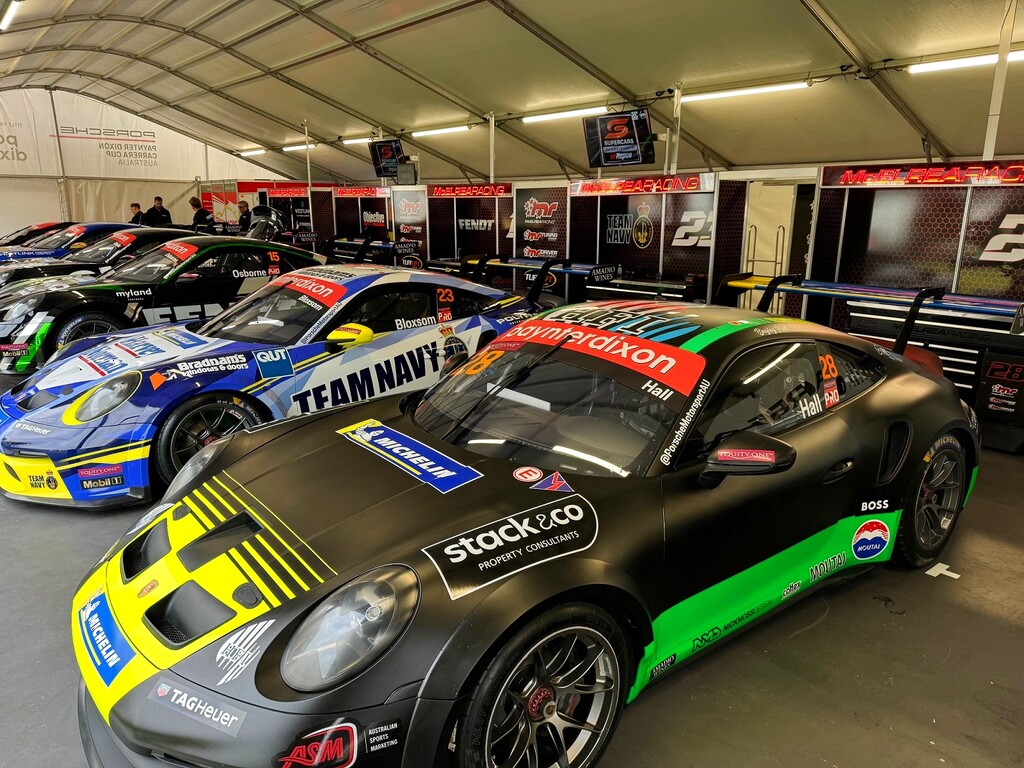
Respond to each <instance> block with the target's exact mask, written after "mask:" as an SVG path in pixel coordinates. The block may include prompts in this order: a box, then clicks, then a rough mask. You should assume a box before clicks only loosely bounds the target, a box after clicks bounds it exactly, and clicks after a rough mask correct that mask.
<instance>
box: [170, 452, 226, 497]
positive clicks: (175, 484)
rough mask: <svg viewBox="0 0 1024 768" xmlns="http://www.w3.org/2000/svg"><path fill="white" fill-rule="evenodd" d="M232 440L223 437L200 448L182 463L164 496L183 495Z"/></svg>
mask: <svg viewBox="0 0 1024 768" xmlns="http://www.w3.org/2000/svg"><path fill="white" fill-rule="evenodd" d="M230 442H231V437H230V436H228V437H222V438H221V439H220V440H214V441H213V442H212V443H210V444H209V445H208V446H206V447H205V448H203V449H202V450H200V451H199V452H198V453H197V454H196V455H195V456H193V457H192V458H191V459H189V460H188V461H186V462H185V463H184V465H182V467H181V469H179V470H178V474H176V475H175V476H174V480H173V481H171V484H170V486H168V488H167V491H166V492H165V493H164V498H165V499H176V498H178V497H179V496H180V495H181V492H182V491H184V490H185V488H187V487H188V486H189V485H190V484H191V483H192V481H193V480H195V479H196V478H197V477H199V475H201V474H202V472H203V470H204V469H206V468H207V467H208V466H210V463H211V462H212V461H213V460H214V459H216V458H217V457H218V456H219V455H220V454H221V453H222V452H223V451H224V449H225V448H227V447H228V443H230Z"/></svg>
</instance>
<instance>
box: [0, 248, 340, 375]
mask: <svg viewBox="0 0 1024 768" xmlns="http://www.w3.org/2000/svg"><path fill="white" fill-rule="evenodd" d="M322 261H323V259H322V257H320V258H318V257H317V256H316V255H315V254H312V253H310V252H309V251H303V250H301V249H298V248H292V247H291V246H286V245H278V244H271V243H267V242H262V241H259V240H253V239H250V238H246V237H210V236H201V237H186V238H183V239H179V240H171V241H169V242H165V243H164V244H163V245H160V246H158V247H156V248H154V249H152V250H150V251H149V252H147V253H146V254H145V255H141V256H139V257H138V258H137V259H134V260H132V261H130V262H128V263H126V264H122V265H121V266H119V267H117V268H115V269H113V270H111V271H110V272H107V273H106V274H105V275H103V276H102V277H101V278H100V279H96V278H94V277H92V276H90V275H85V276H80V275H79V276H76V275H65V276H63V277H52V278H45V279H42V280H40V281H31V280H30V281H28V282H26V283H20V284H13V285H9V286H6V287H3V288H0V372H3V373H28V372H29V371H33V370H35V369H36V368H37V367H38V366H39V365H41V364H42V363H43V361H45V360H46V359H47V358H49V357H50V355H52V354H53V353H54V352H55V351H56V350H57V349H59V348H60V347H63V346H65V345H67V344H70V343H71V342H73V341H76V340H78V339H81V338H85V337H88V336H95V335H96V334H100V333H108V332H110V331H117V330H121V329H124V328H130V327H132V326H135V327H142V326H147V325H157V324H159V323H169V322H179V321H184V320H194V319H201V318H207V317H212V316H213V315H216V314H218V313H219V312H221V311H222V310H223V309H224V308H225V307H227V306H229V305H231V304H233V303H234V302H236V301H237V300H238V299H239V298H241V297H242V296H247V295H248V294H250V293H252V292H253V291H255V290H256V289H257V288H259V287H260V286H261V285H265V284H266V283H267V282H268V281H269V280H270V279H272V278H273V277H276V276H278V275H282V274H284V273H286V272H291V271H292V270H295V269H301V268H303V267H310V266H315V265H316V264H318V263H321V262H322Z"/></svg>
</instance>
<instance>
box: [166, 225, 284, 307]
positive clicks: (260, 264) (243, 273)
mask: <svg viewBox="0 0 1024 768" xmlns="http://www.w3.org/2000/svg"><path fill="white" fill-rule="evenodd" d="M264 258H265V253H264V252H263V251H262V250H261V249H257V248H252V247H248V246H245V245H241V244H237V243H230V244H227V245H224V246H219V247H213V248H210V249H208V250H207V251H206V252H205V253H204V254H203V256H202V257H201V258H199V259H192V260H190V261H189V262H187V263H186V264H185V265H183V266H182V267H179V268H177V269H176V270H175V271H174V272H172V273H171V275H170V276H169V277H168V278H167V279H166V280H164V281H163V282H162V283H161V284H160V285H159V286H157V287H156V289H155V291H154V293H153V303H152V305H151V308H150V309H149V310H146V315H147V319H149V316H150V315H152V316H153V317H155V318H158V319H156V320H151V321H150V322H151V323H152V322H171V321H174V322H181V321H185V320H199V319H203V318H207V317H213V316H214V315H216V314H219V313H220V312H221V311H222V310H224V309H226V308H227V307H229V306H231V305H232V304H234V303H235V302H236V301H238V300H239V299H241V298H242V297H244V296H248V295H249V294H250V293H252V292H253V291H255V290H256V289H257V288H259V287H260V286H262V285H265V284H266V283H267V282H268V281H269V280H270V275H269V273H268V271H267V266H266V263H265V261H264Z"/></svg>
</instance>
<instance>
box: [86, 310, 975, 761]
mask: <svg viewBox="0 0 1024 768" xmlns="http://www.w3.org/2000/svg"><path fill="white" fill-rule="evenodd" d="M417 399H418V398H417V396H416V395H413V396H410V397H405V398H402V397H389V398H384V399H381V400H377V401H375V402H370V403H365V404H360V405H357V406H353V407H351V408H343V409H336V410H331V411H326V412H324V413H321V414H313V415H310V416H307V417H304V418H301V419H291V420H288V421H285V422H282V423H280V424H277V425H271V426H268V427H267V428H265V429H261V430H258V431H255V432H245V433H238V434H235V435H232V436H230V437H229V438H228V439H226V440H222V441H218V442H217V443H214V444H212V445H210V446H208V447H207V448H206V449H205V450H204V451H203V452H202V453H200V454H199V455H197V456H196V457H195V458H193V459H192V461H191V462H190V463H189V464H188V465H187V466H186V467H185V468H183V470H182V472H181V473H180V474H179V476H178V478H177V479H176V480H175V482H174V484H173V485H172V486H171V487H170V488H169V489H168V492H167V495H166V496H165V497H164V499H163V502H162V503H160V504H159V505H157V506H155V507H153V508H152V509H151V510H150V511H149V512H148V513H147V514H146V515H144V516H143V517H142V518H141V519H140V520H139V521H138V522H137V523H136V524H135V525H134V526H132V528H131V529H130V530H129V531H128V532H127V533H126V534H125V535H124V537H122V539H121V540H120V541H118V542H117V543H116V544H115V545H114V546H113V547H112V548H111V549H110V551H109V552H108V554H107V556H105V557H104V558H103V559H102V560H101V562H100V563H99V564H97V566H96V567H95V568H94V569H93V570H92V571H91V572H90V573H89V575H88V576H87V577H86V578H85V580H84V581H83V583H82V585H81V587H80V588H79V590H78V591H77V594H76V595H75V597H74V600H73V603H72V610H71V617H70V618H71V625H72V626H71V631H72V636H73V643H74V648H75V655H76V658H77V661H78V665H79V668H80V670H81V672H82V677H83V686H82V688H81V689H80V691H81V692H80V697H79V720H80V725H81V731H82V736H83V741H84V744H85V750H86V755H87V757H88V760H89V764H90V765H91V766H92V767H93V768H100V767H101V766H102V768H161V766H165V765H167V764H168V763H169V764H172V765H181V766H185V765H188V766H222V767H232V768H297V766H316V767H317V768H340V767H342V766H366V768H373V766H378V767H382V766H390V767H392V768H394V767H396V766H406V767H407V768H424V767H427V766H446V765H452V766H455V768H484V767H485V768H493V767H494V766H502V768H553V767H554V766H559V767H560V768H589V767H590V766H593V765H594V764H595V763H596V762H597V761H598V759H599V758H600V756H601V753H602V752H603V750H604V748H605V746H606V745H607V744H608V740H609V738H610V737H611V735H612V733H613V731H614V730H615V726H616V724H617V722H618V719H619V712H620V710H621V709H622V707H623V705H624V704H625V703H626V702H627V701H632V700H633V699H635V698H636V697H637V696H638V695H639V694H640V693H641V692H642V691H643V690H644V689H645V688H646V687H647V686H648V685H650V684H651V682H653V681H655V680H657V679H659V678H661V677H662V676H663V675H664V674H666V673H667V672H669V671H670V670H671V669H673V668H676V667H679V666H681V665H682V664H683V663H684V662H686V661H688V660H690V659H693V658H695V657H697V656H699V655H700V654H701V653H703V652H704V651H705V650H707V649H708V648H711V647H713V646H714V645H715V644H716V643H718V642H719V641H721V640H722V639H724V638H726V637H729V636H731V635H734V634H735V633H736V632H737V631H739V630H741V629H743V628H745V627H748V626H750V625H752V624H754V623H756V622H757V621H759V620H761V619H763V618H765V617H767V616H768V615H770V614H771V613H772V612H773V611H775V610H777V609H779V608H781V607H784V606H787V605H789V604H791V603H792V602H794V601H796V600H797V599H799V598H800V597H802V596H805V595H807V594H811V593H813V592H814V591H815V590H816V589H817V588H819V587H820V586H822V585H823V584H825V583H827V582H829V581H830V580H832V579H834V578H836V577H847V576H849V575H851V574H852V573H854V572H856V571H857V570H863V569H864V568H866V567H871V566H874V565H877V564H879V563H883V562H885V561H887V560H889V559H890V558H892V557H893V556H899V557H900V558H901V559H903V560H904V561H906V562H908V563H910V564H912V565H916V566H920V565H924V564H927V563H930V562H932V561H934V559H935V558H936V557H937V556H938V554H939V552H940V551H941V550H942V548H943V546H944V545H945V544H946V542H947V541H948V540H949V537H950V535H951V534H952V532H953V530H954V528H955V526H956V523H957V520H958V518H959V516H960V512H961V510H962V509H963V508H964V505H965V503H966V502H967V499H968V497H969V495H970V491H971V487H972V486H973V482H974V477H975V476H976V468H977V462H978V454H979V446H978V434H977V429H976V425H977V422H976V420H975V418H974V416H973V413H972V412H971V410H970V409H969V408H968V407H967V406H966V405H964V404H962V403H961V401H960V399H959V397H958V395H957V391H956V388H955V387H954V386H953V384H952V382H950V381H949V380H947V379H944V378H942V377H941V376H933V375H928V374H926V373H924V372H923V370H922V369H920V368H918V367H917V366H916V365H915V364H913V363H910V362H908V361H907V360H906V359H904V358H903V357H902V356H900V355H898V354H895V353H893V352H891V351H890V350H886V349H883V348H881V347H877V346H875V345H873V344H871V343H867V342H865V341H863V340H861V339H857V338H854V337H852V336H847V335H845V334H842V333H839V332H836V331H833V330H830V329H828V328H823V327H820V326H816V325H814V324H812V323H805V322H799V321H793V320H790V319H788V318H777V317H771V316H768V315H764V314H762V313H758V312H748V311H743V310H736V309H723V308H721V307H714V308H712V307H706V306H701V305H677V304H671V303H668V302H659V303H653V302H652V303H647V304H638V303H635V302H608V303H598V304H588V305H581V306H577V307H564V308H561V309H555V310H553V311H551V312H549V313H545V314H543V315H541V316H539V317H538V318H535V319H531V320H527V321H526V322H524V323H522V324H521V325H518V326H516V327H515V328H512V329H511V330H510V331H508V332H507V333H505V334H504V335H503V336H502V337H500V338H498V339H497V340H496V341H495V342H493V343H492V344H490V345H489V346H488V347H486V348H485V349H483V350H482V351H481V352H479V353H478V354H477V355H476V356H475V357H473V358H471V359H470V360H469V361H468V362H467V363H466V364H464V365H463V366H462V367H461V368H459V369H457V370H456V371H454V372H453V373H452V374H451V375H449V376H447V377H445V378H444V379H443V380H442V381H441V382H440V383H439V384H438V385H437V386H436V387H435V388H433V389H432V390H430V391H429V392H428V393H426V395H425V396H423V397H422V399H420V400H419V402H417ZM641 706H642V704H641ZM663 757H664V764H665V765H669V764H673V765H674V764H676V761H675V760H674V758H673V757H672V756H671V755H665V756H663ZM651 758H652V759H657V756H656V755H653V754H652V755H651Z"/></svg>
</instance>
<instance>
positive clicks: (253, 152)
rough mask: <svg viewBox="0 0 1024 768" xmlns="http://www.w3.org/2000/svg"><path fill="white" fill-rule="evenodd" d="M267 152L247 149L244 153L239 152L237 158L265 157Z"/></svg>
mask: <svg viewBox="0 0 1024 768" xmlns="http://www.w3.org/2000/svg"><path fill="white" fill-rule="evenodd" d="M265 154H267V150H265V149H247V150H245V152H239V153H238V155H239V157H256V155H265Z"/></svg>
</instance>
